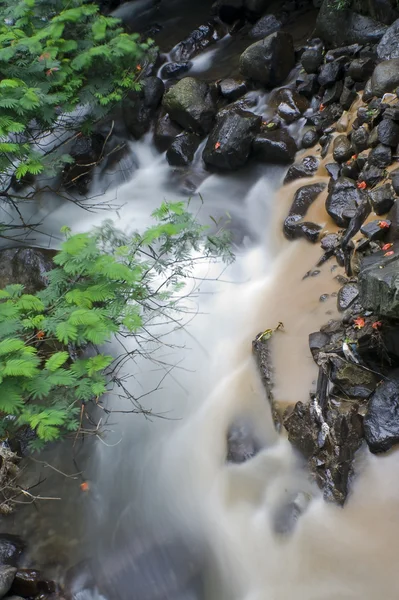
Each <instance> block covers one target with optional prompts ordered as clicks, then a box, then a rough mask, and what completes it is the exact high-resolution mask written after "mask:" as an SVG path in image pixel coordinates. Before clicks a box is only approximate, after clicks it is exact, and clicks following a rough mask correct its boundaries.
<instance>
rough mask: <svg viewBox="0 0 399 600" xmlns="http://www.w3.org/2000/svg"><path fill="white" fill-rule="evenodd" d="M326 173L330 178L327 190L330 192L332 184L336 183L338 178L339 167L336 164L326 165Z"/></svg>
mask: <svg viewBox="0 0 399 600" xmlns="http://www.w3.org/2000/svg"><path fill="white" fill-rule="evenodd" d="M326 171H327V173H328V174H329V176H330V181H329V183H328V189H329V190H330V189H331V188H332V186H333V184H334V181H337V179H339V177H340V173H341V167H340V165H338V164H337V163H335V162H334V163H328V164H327V165H326Z"/></svg>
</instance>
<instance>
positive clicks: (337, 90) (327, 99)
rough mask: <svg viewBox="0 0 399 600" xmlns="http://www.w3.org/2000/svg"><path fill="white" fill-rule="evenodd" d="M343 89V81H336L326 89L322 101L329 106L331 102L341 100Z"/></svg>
mask: <svg viewBox="0 0 399 600" xmlns="http://www.w3.org/2000/svg"><path fill="white" fill-rule="evenodd" d="M343 89H344V84H343V83H342V81H336V82H335V83H333V85H332V86H331V87H328V88H327V89H326V91H325V92H324V94H323V97H322V99H321V103H322V104H324V106H328V105H329V104H333V103H334V102H341V96H342V91H343Z"/></svg>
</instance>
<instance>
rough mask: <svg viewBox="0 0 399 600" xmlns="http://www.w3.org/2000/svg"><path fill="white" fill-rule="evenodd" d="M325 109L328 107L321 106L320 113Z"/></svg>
mask: <svg viewBox="0 0 399 600" xmlns="http://www.w3.org/2000/svg"><path fill="white" fill-rule="evenodd" d="M325 108H326V107H325V105H324V104H320V107H319V109H320V112H322V111H323V110H324V109H325Z"/></svg>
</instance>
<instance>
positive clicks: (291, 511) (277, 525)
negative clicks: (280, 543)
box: [272, 492, 311, 535]
mask: <svg viewBox="0 0 399 600" xmlns="http://www.w3.org/2000/svg"><path fill="white" fill-rule="evenodd" d="M290 496H291V498H290V500H289V501H285V502H280V503H279V505H278V508H277V510H276V511H275V512H274V514H273V517H272V527H273V531H274V533H277V534H279V535H288V534H291V533H292V532H293V530H294V529H295V527H296V524H297V521H298V519H299V517H300V516H301V515H302V514H303V513H304V512H305V510H306V508H307V507H308V505H309V502H310V500H311V495H310V494H306V493H304V492H298V493H297V494H290Z"/></svg>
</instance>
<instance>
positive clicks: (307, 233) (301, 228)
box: [283, 183, 326, 243]
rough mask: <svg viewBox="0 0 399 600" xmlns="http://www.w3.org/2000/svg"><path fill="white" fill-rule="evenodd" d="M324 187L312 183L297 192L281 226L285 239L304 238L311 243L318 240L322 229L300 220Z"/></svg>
mask: <svg viewBox="0 0 399 600" xmlns="http://www.w3.org/2000/svg"><path fill="white" fill-rule="evenodd" d="M325 187H326V184H325V183H313V184H310V185H304V186H303V187H301V188H299V189H298V190H297V192H296V193H295V195H294V200H293V202H292V205H291V208H290V211H289V213H288V217H287V218H286V219H285V221H284V225H283V231H284V235H285V237H286V238H287V239H289V240H295V239H299V238H306V239H307V240H309V241H310V242H312V243H315V242H316V241H317V240H318V237H319V233H320V231H321V229H322V227H321V226H320V225H317V224H315V223H310V222H303V221H301V219H302V217H304V216H305V214H306V213H307V211H308V209H309V207H310V206H311V205H312V204H313V202H314V201H315V200H316V198H317V197H318V196H319V194H321V192H322V191H323V190H324V189H325Z"/></svg>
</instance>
